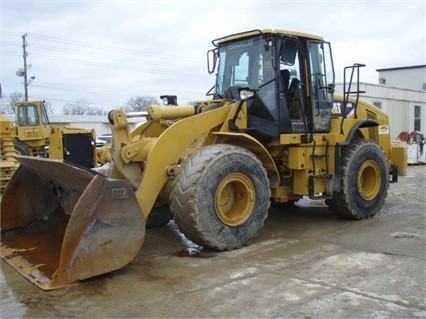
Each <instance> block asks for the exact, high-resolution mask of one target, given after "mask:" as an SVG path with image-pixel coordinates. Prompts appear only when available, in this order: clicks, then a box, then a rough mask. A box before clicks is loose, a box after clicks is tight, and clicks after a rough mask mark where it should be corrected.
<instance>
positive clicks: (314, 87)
mask: <svg viewBox="0 0 426 319" xmlns="http://www.w3.org/2000/svg"><path fill="white" fill-rule="evenodd" d="M308 61H309V68H308V70H309V82H310V83H309V87H308V90H309V91H308V92H307V95H308V97H310V102H311V103H310V107H311V110H310V111H311V112H310V113H311V115H312V122H313V131H314V132H328V131H329V130H330V121H331V114H332V108H333V92H334V68H333V60H332V55H331V47H330V44H329V43H328V42H321V41H308Z"/></svg>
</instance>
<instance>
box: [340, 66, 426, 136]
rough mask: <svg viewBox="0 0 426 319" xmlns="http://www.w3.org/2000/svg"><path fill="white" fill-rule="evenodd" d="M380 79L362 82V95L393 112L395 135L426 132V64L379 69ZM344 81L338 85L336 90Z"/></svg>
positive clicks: (390, 117) (392, 126) (392, 121)
mask: <svg viewBox="0 0 426 319" xmlns="http://www.w3.org/2000/svg"><path fill="white" fill-rule="evenodd" d="M377 71H378V72H379V83H380V84H371V83H363V82H360V87H359V88H360V90H361V91H365V93H362V94H360V99H363V100H365V101H368V102H370V103H372V104H374V105H376V106H377V107H379V108H381V109H382V110H383V111H385V112H386V113H387V114H388V115H389V120H390V128H391V136H392V139H396V138H397V137H398V135H399V133H400V132H402V131H407V132H409V133H410V132H412V131H418V132H421V133H423V134H424V135H426V65H419V66H409V67H401V68H389V69H378V70H377ZM342 92H343V85H342V84H337V85H336V93H338V94H341V93H342Z"/></svg>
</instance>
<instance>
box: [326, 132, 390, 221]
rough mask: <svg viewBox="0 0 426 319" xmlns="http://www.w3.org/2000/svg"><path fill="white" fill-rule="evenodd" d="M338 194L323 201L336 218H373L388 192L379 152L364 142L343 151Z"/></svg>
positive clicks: (385, 164) (386, 170) (374, 144)
mask: <svg viewBox="0 0 426 319" xmlns="http://www.w3.org/2000/svg"><path fill="white" fill-rule="evenodd" d="M342 159H343V165H342V172H341V174H342V175H341V177H342V178H341V181H340V187H341V191H340V192H334V195H333V199H332V200H330V201H327V202H326V203H327V204H328V205H329V207H330V209H331V210H332V211H334V212H335V213H336V214H337V215H339V216H342V217H345V218H350V219H365V218H369V217H372V216H374V215H375V214H376V213H377V212H378V211H379V210H380V209H381V207H382V205H383V203H384V201H385V199H386V197H387V191H388V188H389V180H388V169H387V160H386V156H385V154H384V152H383V151H382V149H381V148H380V147H379V146H378V145H377V144H376V143H374V142H372V141H368V140H362V139H360V140H355V141H354V142H352V143H351V144H350V145H349V146H348V147H347V148H346V149H345V150H344V151H343V157H342Z"/></svg>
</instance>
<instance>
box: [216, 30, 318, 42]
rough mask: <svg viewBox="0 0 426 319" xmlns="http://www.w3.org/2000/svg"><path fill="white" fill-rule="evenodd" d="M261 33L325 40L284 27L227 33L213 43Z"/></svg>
mask: <svg viewBox="0 0 426 319" xmlns="http://www.w3.org/2000/svg"><path fill="white" fill-rule="evenodd" d="M261 34H283V35H289V36H296V37H302V38H308V39H312V40H320V41H323V40H324V39H323V37H321V36H318V35H314V34H309V33H304V32H299V31H290V30H283V29H256V30H250V31H244V32H240V33H235V34H231V35H227V36H224V37H221V38H218V39H215V40H213V41H212V43H213V45H214V46H219V45H220V44H222V43H225V42H229V41H232V40H237V39H243V38H247V37H251V36H254V35H261Z"/></svg>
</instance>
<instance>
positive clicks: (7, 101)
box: [0, 91, 24, 114]
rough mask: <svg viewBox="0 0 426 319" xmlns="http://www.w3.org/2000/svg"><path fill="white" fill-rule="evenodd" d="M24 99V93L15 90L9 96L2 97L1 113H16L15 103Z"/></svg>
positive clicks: (0, 102) (0, 101)
mask: <svg viewBox="0 0 426 319" xmlns="http://www.w3.org/2000/svg"><path fill="white" fill-rule="evenodd" d="M23 100H24V94H22V93H21V92H18V91H15V92H12V93H10V94H9V98H7V97H6V96H5V97H3V98H1V99H0V113H1V114H14V113H15V103H16V102H19V101H23Z"/></svg>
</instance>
